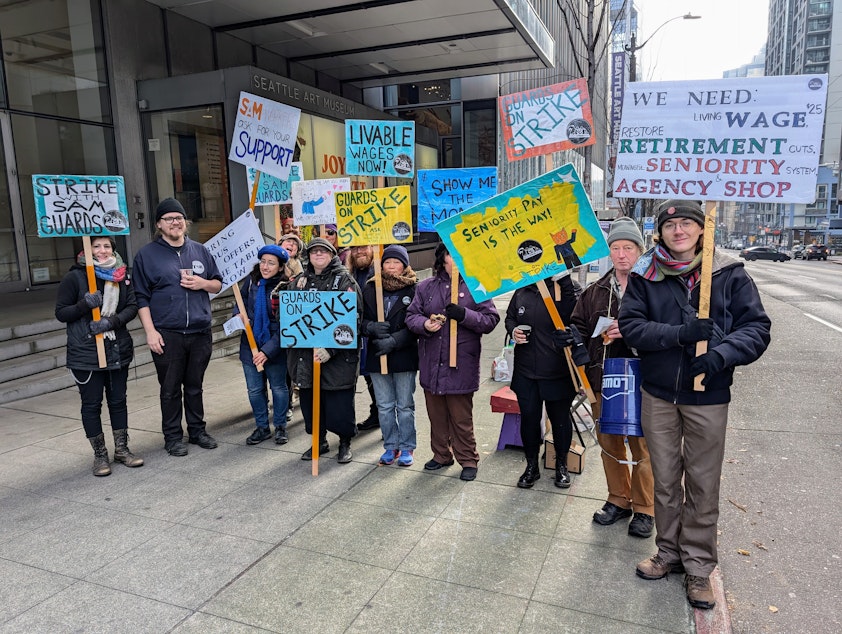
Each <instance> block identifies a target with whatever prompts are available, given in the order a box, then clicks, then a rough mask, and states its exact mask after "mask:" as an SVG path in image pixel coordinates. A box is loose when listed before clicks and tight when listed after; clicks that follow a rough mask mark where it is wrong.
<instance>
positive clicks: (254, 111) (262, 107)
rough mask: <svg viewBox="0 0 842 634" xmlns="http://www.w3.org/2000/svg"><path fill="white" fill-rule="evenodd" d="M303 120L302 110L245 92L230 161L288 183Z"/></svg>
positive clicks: (241, 98)
mask: <svg viewBox="0 0 842 634" xmlns="http://www.w3.org/2000/svg"><path fill="white" fill-rule="evenodd" d="M300 118H301V110H299V109H298V108H293V107H292V106H287V105H285V104H282V103H278V102H277V101H272V100H271V99H266V98H265V97H258V96H257V95H252V94H250V93H247V92H241V93H240V101H239V106H238V107H237V119H236V121H235V122H234V136H233V138H232V139H231V152H230V153H229V154H228V160H229V161H234V162H235V163H240V164H242V165H245V166H246V167H253V168H254V169H256V170H260V171H261V172H265V173H267V174H271V175H272V176H277V177H278V178H280V179H281V180H286V179H287V177H288V176H289V170H290V167H291V166H292V153H293V151H294V150H295V140H296V137H297V134H298V120H299V119H300Z"/></svg>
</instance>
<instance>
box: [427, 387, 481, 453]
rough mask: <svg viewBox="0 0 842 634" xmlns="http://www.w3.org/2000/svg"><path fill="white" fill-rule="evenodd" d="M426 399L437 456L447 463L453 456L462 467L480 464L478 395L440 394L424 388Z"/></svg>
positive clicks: (431, 436) (431, 441) (433, 444)
mask: <svg viewBox="0 0 842 634" xmlns="http://www.w3.org/2000/svg"><path fill="white" fill-rule="evenodd" d="M424 399H425V400H426V402H427V415H428V416H429V417H430V448H431V449H432V450H433V459H434V460H435V461H436V462H439V463H441V464H447V463H448V462H450V460H451V456H453V457H455V458H456V462H458V463H459V464H460V465H462V467H476V466H477V463H478V462H479V454H478V453H477V441H476V438H474V411H473V410H474V395H473V394H442V395H438V394H431V393H430V392H428V391H427V390H424ZM451 451H452V453H451Z"/></svg>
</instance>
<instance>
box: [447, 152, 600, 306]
mask: <svg viewBox="0 0 842 634" xmlns="http://www.w3.org/2000/svg"><path fill="white" fill-rule="evenodd" d="M436 231H438V234H439V237H440V238H441V240H442V242H444V243H445V245H446V246H447V250H448V251H449V252H450V255H451V257H452V258H453V261H454V262H455V263H456V265H457V266H458V267H459V272H460V273H461V274H462V276H463V277H464V279H465V284H467V286H468V289H469V290H470V291H471V295H473V297H474V299H475V300H476V301H478V302H480V301H484V300H486V299H491V298H492V297H496V296H497V295H501V294H503V293H507V292H509V291H513V290H515V289H518V288H521V287H523V286H528V285H529V284H532V283H534V282H537V281H538V280H544V279H546V278H548V277H550V276H552V275H555V274H556V273H561V272H563V271H565V270H568V269H572V268H573V267H574V266H579V265H582V264H588V263H589V262H593V261H594V260H598V259H599V258H602V257H605V256H607V255H608V253H609V250H608V244H607V243H606V241H605V237H604V236H603V234H602V230H601V229H600V227H599V223H598V221H597V219H596V215H595V214H594V211H593V208H592V207H591V203H590V201H589V200H588V196H587V194H586V193H585V188H584V187H583V186H582V182H581V181H580V180H579V176H578V174H577V173H576V170H575V169H574V168H573V166H572V165H571V164H569V163H568V164H567V165H563V166H561V167H559V168H558V169H555V170H552V171H551V172H547V173H546V174H543V175H542V176H539V177H538V178H535V179H533V180H531V181H527V182H526V183H523V184H522V185H518V186H517V187H514V188H512V189H510V190H508V191H506V192H503V193H502V194H498V195H497V196H494V197H493V198H490V199H489V200H486V201H485V202H483V203H480V204H479V205H477V206H475V207H472V208H470V209H466V210H465V211H463V212H462V213H461V214H459V215H458V216H453V217H452V218H448V219H447V220H443V221H442V222H440V223H438V224H437V225H436Z"/></svg>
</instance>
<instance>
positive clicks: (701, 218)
mask: <svg viewBox="0 0 842 634" xmlns="http://www.w3.org/2000/svg"><path fill="white" fill-rule="evenodd" d="M673 218H688V219H690V220H694V221H696V222H697V223H699V224H700V225H701V226H702V227H703V228H704V226H705V212H704V211H702V205H701V204H700V203H698V202H697V201H695V200H668V201H666V202H663V203H661V204H660V205H659V206H658V233H661V227H662V226H663V224H664V223H665V222H666V221H667V220H671V219H673Z"/></svg>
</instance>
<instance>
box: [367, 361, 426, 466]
mask: <svg viewBox="0 0 842 634" xmlns="http://www.w3.org/2000/svg"><path fill="white" fill-rule="evenodd" d="M416 374H417V373H416V372H414V371H413V372H395V373H393V374H371V375H370V376H371V381H372V383H373V384H374V395H375V396H376V401H377V413H378V415H379V418H380V430H381V431H382V432H383V448H384V449H386V450H389V449H398V450H400V451H407V450H409V451H412V450H413V449H415V447H416V442H415V398H414V394H415V375H416Z"/></svg>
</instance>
